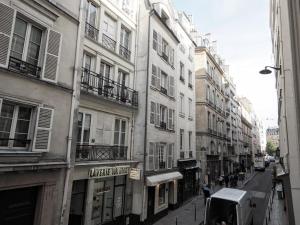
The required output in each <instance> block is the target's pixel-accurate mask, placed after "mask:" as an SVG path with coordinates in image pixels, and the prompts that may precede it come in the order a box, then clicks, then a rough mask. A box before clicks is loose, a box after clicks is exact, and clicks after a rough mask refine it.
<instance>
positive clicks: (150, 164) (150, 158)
mask: <svg viewBox="0 0 300 225" xmlns="http://www.w3.org/2000/svg"><path fill="white" fill-rule="evenodd" d="M154 150H155V143H153V142H150V143H149V154H148V169H149V170H154Z"/></svg>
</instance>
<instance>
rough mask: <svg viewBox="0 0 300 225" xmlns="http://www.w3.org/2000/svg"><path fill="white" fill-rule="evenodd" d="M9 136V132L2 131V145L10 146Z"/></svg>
mask: <svg viewBox="0 0 300 225" xmlns="http://www.w3.org/2000/svg"><path fill="white" fill-rule="evenodd" d="M8 138H9V133H7V132H0V146H2V147H3V146H8V140H6V139H8Z"/></svg>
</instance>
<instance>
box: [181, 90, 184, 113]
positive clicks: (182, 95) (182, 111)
mask: <svg viewBox="0 0 300 225" xmlns="http://www.w3.org/2000/svg"><path fill="white" fill-rule="evenodd" d="M180 114H181V115H184V94H180Z"/></svg>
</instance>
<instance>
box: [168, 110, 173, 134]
mask: <svg viewBox="0 0 300 225" xmlns="http://www.w3.org/2000/svg"><path fill="white" fill-rule="evenodd" d="M168 114H169V116H168V129H169V130H173V127H172V125H173V121H172V120H173V116H172V114H173V110H172V109H168Z"/></svg>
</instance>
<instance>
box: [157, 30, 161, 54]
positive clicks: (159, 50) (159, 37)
mask: <svg viewBox="0 0 300 225" xmlns="http://www.w3.org/2000/svg"><path fill="white" fill-rule="evenodd" d="M157 53H158V54H159V55H162V37H161V35H160V34H159V33H157Z"/></svg>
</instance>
